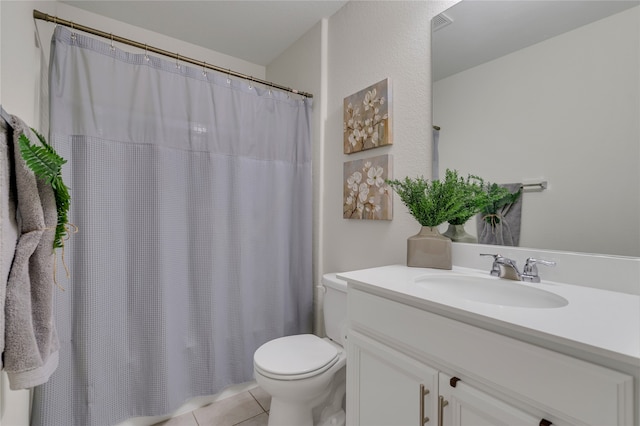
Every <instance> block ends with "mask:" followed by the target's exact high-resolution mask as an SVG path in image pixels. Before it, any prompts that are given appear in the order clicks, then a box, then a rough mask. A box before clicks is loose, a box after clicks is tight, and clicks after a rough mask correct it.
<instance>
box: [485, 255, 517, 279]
mask: <svg viewBox="0 0 640 426" xmlns="http://www.w3.org/2000/svg"><path fill="white" fill-rule="evenodd" d="M480 256H492V257H493V264H492V265H491V272H490V274H491V275H493V276H494V277H500V278H505V279H508V280H516V281H520V280H521V274H520V271H518V267H517V266H516V261H515V260H512V259H509V258H508V257H504V256H502V255H500V254H489V253H480Z"/></svg>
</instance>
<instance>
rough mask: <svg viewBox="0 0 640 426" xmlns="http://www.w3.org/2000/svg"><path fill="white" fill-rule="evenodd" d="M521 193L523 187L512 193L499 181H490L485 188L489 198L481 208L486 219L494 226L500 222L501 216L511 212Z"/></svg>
mask: <svg viewBox="0 0 640 426" xmlns="http://www.w3.org/2000/svg"><path fill="white" fill-rule="evenodd" d="M521 193H522V189H519V190H518V191H517V192H514V193H513V194H512V193H511V192H510V191H509V190H508V189H507V188H504V187H502V186H500V185H498V184H497V183H493V184H491V183H488V184H487V185H486V186H485V190H484V194H485V196H486V198H487V199H486V202H485V204H484V206H483V207H482V209H481V212H482V217H483V219H484V221H485V222H487V223H489V224H491V225H492V226H495V225H497V224H499V223H500V218H502V217H504V216H505V215H506V214H507V213H508V212H509V210H510V209H511V206H512V205H513V204H514V203H515V202H516V201H518V198H520V194H521Z"/></svg>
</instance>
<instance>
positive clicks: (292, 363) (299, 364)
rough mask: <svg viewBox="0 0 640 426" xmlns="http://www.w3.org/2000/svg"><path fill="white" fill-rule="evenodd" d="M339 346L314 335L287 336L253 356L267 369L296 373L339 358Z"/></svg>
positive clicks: (273, 341) (274, 371)
mask: <svg viewBox="0 0 640 426" xmlns="http://www.w3.org/2000/svg"><path fill="white" fill-rule="evenodd" d="M337 357H338V349H337V348H336V347H335V346H333V345H332V344H330V343H328V342H326V341H324V340H323V339H321V338H319V337H318V336H315V335H313V334H299V335H296V336H285V337H281V338H279V339H275V340H271V341H270V342H267V343H265V344H264V345H262V346H260V347H259V348H258V350H257V351H256V352H255V353H254V355H253V362H254V364H255V366H256V367H258V368H259V369H260V370H262V371H264V372H268V373H271V374H276V375H281V376H293V375H300V374H306V373H310V372H313V371H316V370H320V369H322V368H323V367H325V366H327V365H328V364H331V363H332V361H334V360H335V359H337Z"/></svg>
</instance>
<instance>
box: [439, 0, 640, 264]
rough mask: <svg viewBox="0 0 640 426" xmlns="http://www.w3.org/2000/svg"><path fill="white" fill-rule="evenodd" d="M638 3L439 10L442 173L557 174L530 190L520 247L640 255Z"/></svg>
mask: <svg viewBox="0 0 640 426" xmlns="http://www.w3.org/2000/svg"><path fill="white" fill-rule="evenodd" d="M639 5H640V2H639V1H635V0H634V1H597V0H589V1H525V0H517V1H516V0H511V1H477V0H476V1H474V0H464V1H461V2H460V3H457V4H455V5H454V6H452V7H451V8H449V9H447V10H446V11H445V12H443V13H442V14H440V15H438V16H436V17H435V18H434V19H433V20H432V64H433V65H432V66H433V70H432V76H433V124H434V125H436V126H439V127H440V131H439V143H438V149H439V162H440V169H439V170H440V174H442V173H443V171H444V170H445V169H446V168H450V169H457V170H458V171H459V172H460V174H462V175H465V176H466V175H467V174H469V173H470V174H475V175H479V176H481V177H483V178H484V179H485V180H486V181H489V182H495V183H501V184H503V183H522V184H531V183H533V184H535V183H539V182H543V181H545V182H547V187H546V189H541V188H540V187H536V186H532V187H530V189H528V190H527V189H525V191H524V192H523V194H522V213H521V232H520V244H519V245H520V246H524V247H530V248H536V249H548V250H566V251H573V252H588V253H602V254H610V255H621V256H632V257H639V256H640V124H639V122H640V119H639V117H640V78H638V76H639V75H640V69H639V63H640V58H639V53H640V42H639V40H640V6H639ZM475 222H476V219H473V218H472V219H471V220H470V221H469V222H467V224H466V225H465V229H466V230H467V232H469V233H471V234H474V235H477V233H476V223H475Z"/></svg>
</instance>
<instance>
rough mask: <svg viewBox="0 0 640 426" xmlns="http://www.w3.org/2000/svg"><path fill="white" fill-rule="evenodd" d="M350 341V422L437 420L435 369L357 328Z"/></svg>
mask: <svg viewBox="0 0 640 426" xmlns="http://www.w3.org/2000/svg"><path fill="white" fill-rule="evenodd" d="M347 341H348V350H347V354H348V358H347V416H348V417H347V424H348V425H362V426H405V425H406V426H422V425H431V424H434V425H435V424H437V420H436V414H437V411H436V408H437V400H438V389H437V387H438V372H437V371H436V370H434V369H432V368H430V367H428V366H426V365H424V364H422V363H420V362H418V361H417V360H415V359H413V358H411V357H409V356H407V355H405V354H403V353H401V352H398V351H397V350H394V349H392V348H390V347H388V346H386V345H384V344H381V343H379V342H377V341H375V340H372V339H370V338H368V337H366V336H363V335H361V334H359V333H357V332H354V331H350V333H349V337H348V339H347ZM421 417H422V418H421ZM427 418H428V419H427Z"/></svg>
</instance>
